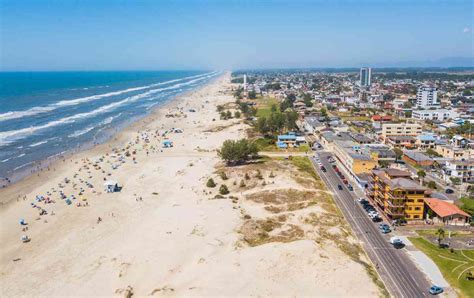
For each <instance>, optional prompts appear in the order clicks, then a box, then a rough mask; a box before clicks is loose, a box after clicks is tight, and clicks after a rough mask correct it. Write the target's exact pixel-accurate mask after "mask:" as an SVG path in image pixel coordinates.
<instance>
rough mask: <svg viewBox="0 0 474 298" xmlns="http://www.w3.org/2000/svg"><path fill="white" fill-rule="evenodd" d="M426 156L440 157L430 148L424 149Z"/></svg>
mask: <svg viewBox="0 0 474 298" xmlns="http://www.w3.org/2000/svg"><path fill="white" fill-rule="evenodd" d="M426 154H428V155H429V156H434V157H441V155H440V154H439V153H438V152H436V151H434V150H433V149H431V148H428V149H426Z"/></svg>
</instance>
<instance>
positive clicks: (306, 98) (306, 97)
mask: <svg viewBox="0 0 474 298" xmlns="http://www.w3.org/2000/svg"><path fill="white" fill-rule="evenodd" d="M303 100H304V104H305V105H306V106H307V107H308V108H310V107H312V106H313V102H312V98H311V95H309V94H308V93H305V94H303Z"/></svg>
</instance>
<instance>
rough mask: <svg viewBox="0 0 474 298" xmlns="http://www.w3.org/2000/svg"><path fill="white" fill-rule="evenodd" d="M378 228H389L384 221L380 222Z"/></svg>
mask: <svg viewBox="0 0 474 298" xmlns="http://www.w3.org/2000/svg"><path fill="white" fill-rule="evenodd" d="M379 229H381V230H382V229H390V226H389V225H387V224H386V223H381V224H379Z"/></svg>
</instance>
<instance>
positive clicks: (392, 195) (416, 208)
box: [367, 169, 430, 220]
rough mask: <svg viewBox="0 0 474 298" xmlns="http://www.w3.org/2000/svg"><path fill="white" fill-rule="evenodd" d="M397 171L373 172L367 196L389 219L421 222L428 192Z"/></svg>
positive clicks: (408, 175)
mask: <svg viewBox="0 0 474 298" xmlns="http://www.w3.org/2000/svg"><path fill="white" fill-rule="evenodd" d="M410 176H411V174H410V173H409V172H406V171H401V170H397V169H380V170H373V171H372V176H371V178H372V179H371V181H370V182H369V187H368V188H367V195H368V196H369V198H371V199H372V200H374V202H375V203H376V204H377V205H378V206H379V207H380V208H381V209H382V210H383V212H384V213H385V214H386V215H387V217H389V218H390V219H393V220H395V219H406V220H423V214H424V199H425V198H429V194H430V191H429V190H428V189H427V188H425V187H423V186H421V185H420V184H419V183H418V182H416V181H413V180H412V179H411V178H410Z"/></svg>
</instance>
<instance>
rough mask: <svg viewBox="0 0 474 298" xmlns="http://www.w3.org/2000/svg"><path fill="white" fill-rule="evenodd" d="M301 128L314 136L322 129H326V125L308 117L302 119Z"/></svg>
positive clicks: (315, 118)
mask: <svg viewBox="0 0 474 298" xmlns="http://www.w3.org/2000/svg"><path fill="white" fill-rule="evenodd" d="M303 126H304V129H305V131H307V132H308V133H312V134H314V133H316V132H320V131H321V130H322V129H324V128H325V127H326V124H324V123H323V122H320V121H319V120H318V117H312V116H310V117H305V118H304V123H303Z"/></svg>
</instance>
